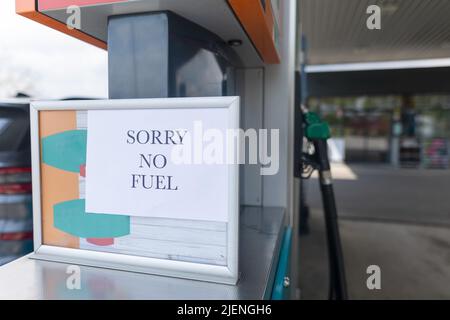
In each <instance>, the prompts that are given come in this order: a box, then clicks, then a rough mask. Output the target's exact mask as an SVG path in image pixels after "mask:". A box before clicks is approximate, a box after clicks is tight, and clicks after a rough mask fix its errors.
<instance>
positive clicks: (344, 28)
mask: <svg viewBox="0 0 450 320" xmlns="http://www.w3.org/2000/svg"><path fill="white" fill-rule="evenodd" d="M370 5H379V7H380V9H381V29H380V30H376V29H375V30H369V29H368V28H367V27H366V21H367V18H368V17H369V16H370V15H369V14H368V13H367V12H366V11H367V8H368V7H369V6H370ZM299 14H300V22H301V23H302V26H301V28H302V32H303V34H305V35H306V39H307V41H308V64H313V65H318V64H340V63H356V62H376V61H393V60H412V59H415V60H418V59H435V58H444V57H445V58H448V57H449V56H450V19H449V14H450V1H448V0H407V1H405V0H339V1H333V0H302V1H301V2H300V9H299Z"/></svg>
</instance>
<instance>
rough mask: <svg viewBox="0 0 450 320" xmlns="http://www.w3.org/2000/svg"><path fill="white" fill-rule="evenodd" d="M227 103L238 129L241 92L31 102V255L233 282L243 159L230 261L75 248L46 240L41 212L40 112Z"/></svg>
mask: <svg viewBox="0 0 450 320" xmlns="http://www.w3.org/2000/svg"><path fill="white" fill-rule="evenodd" d="M182 108H191V109H193V108H226V109H227V110H228V126H229V129H236V130H237V129H239V127H240V126H239V121H240V119H239V97H201V98H158V99H123V100H86V101H81V100H78V101H33V102H31V105H30V124H31V153H32V179H33V227H34V252H33V254H32V255H31V256H30V258H32V259H40V260H48V261H56V262H62V263H70V264H78V265H86V266H93V267H100V268H109V269H118V270H125V271H130V272H139V273H148V274H155V275H162V276H170V277H179V278H187V279H194V280H201V281H209V282H217V283H224V284H231V285H234V284H236V283H237V281H238V248H239V164H238V163H235V164H232V165H230V167H229V170H228V172H229V174H228V190H229V202H228V203H229V205H228V227H227V245H226V247H227V263H226V265H224V266H220V265H211V264H202V263H195V262H185V261H178V260H166V259H157V258H150V257H142V256H135V255H126V254H118V253H109V252H100V251H90V250H85V249H72V248H64V247H57V246H51V245H46V244H43V241H42V235H43V233H42V211H41V173H40V166H41V143H40V135H39V112H41V111H51V110H59V111H62V110H72V111H86V110H123V109H182Z"/></svg>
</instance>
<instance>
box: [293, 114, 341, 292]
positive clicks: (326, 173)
mask: <svg viewBox="0 0 450 320" xmlns="http://www.w3.org/2000/svg"><path fill="white" fill-rule="evenodd" d="M301 113H302V122H303V123H302V125H303V135H304V137H305V138H306V139H307V143H308V145H307V148H305V149H306V151H305V152H302V179H308V178H309V177H310V176H311V174H312V173H313V172H314V170H317V171H318V173H319V183H320V191H321V193H322V201H323V210H324V215H325V228H326V234H327V246H328V260H329V274H330V288H329V298H330V300H346V299H347V288H346V280H345V268H344V258H343V254H342V246H341V239H340V234H339V226H338V217H337V208H336V200H335V197H334V190H333V181H332V176H331V170H330V162H329V159H328V149H327V140H328V139H329V138H330V128H329V126H328V124H327V123H326V122H323V121H322V120H321V119H320V117H319V116H318V115H317V114H316V113H314V112H310V111H308V110H307V109H306V108H305V107H303V106H302V112H301Z"/></svg>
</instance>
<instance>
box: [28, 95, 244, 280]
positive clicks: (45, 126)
mask: <svg viewBox="0 0 450 320" xmlns="http://www.w3.org/2000/svg"><path fill="white" fill-rule="evenodd" d="M236 132H239V98H238V97H211V98H169V99H136V100H90V101H39V102H32V103H31V138H32V167H33V218H34V221H33V223H34V245H35V252H34V254H33V255H32V257H33V258H36V259H43V260H52V261H59V262H65V263H73V264H80V265H89V266H97V267H104V268H113V269H121V270H127V271H134V272H143V273H151V274H158V275H165V276H174V277H181V278H189V279H196V280H204V281H212V282H220V283H227V284H235V283H236V282H237V279H238V230H239V227H238V216H239V199H238V198H239V197H238V195H239V167H238V161H237V160H236V159H238V154H237V153H238V152H239V151H238V150H239V146H238V145H239V143H240V142H239V136H238V135H237V136H236Z"/></svg>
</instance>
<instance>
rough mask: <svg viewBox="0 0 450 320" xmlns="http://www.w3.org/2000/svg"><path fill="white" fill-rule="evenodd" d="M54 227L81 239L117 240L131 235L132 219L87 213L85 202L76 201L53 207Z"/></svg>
mask: <svg viewBox="0 0 450 320" xmlns="http://www.w3.org/2000/svg"><path fill="white" fill-rule="evenodd" d="M53 214H54V226H55V228H57V229H59V230H61V231H64V232H66V233H68V234H71V235H73V236H76V237H80V238H116V237H123V236H126V235H128V234H130V217H129V216H125V215H113V214H97V213H87V212H86V210H85V200H84V199H76V200H71V201H66V202H61V203H58V204H55V205H54V206H53Z"/></svg>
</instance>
